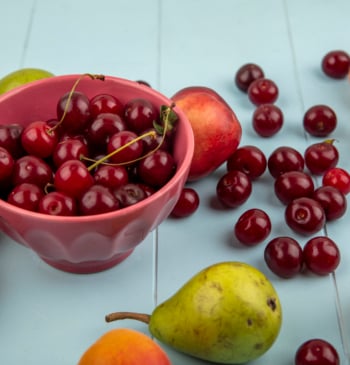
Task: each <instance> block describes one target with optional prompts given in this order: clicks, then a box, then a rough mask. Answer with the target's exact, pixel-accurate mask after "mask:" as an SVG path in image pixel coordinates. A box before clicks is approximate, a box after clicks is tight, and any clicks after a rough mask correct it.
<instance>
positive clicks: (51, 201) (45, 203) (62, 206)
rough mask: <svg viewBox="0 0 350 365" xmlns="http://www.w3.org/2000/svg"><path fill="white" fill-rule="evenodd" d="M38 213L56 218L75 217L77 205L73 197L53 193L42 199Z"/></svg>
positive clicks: (56, 192) (57, 192)
mask: <svg viewBox="0 0 350 365" xmlns="http://www.w3.org/2000/svg"><path fill="white" fill-rule="evenodd" d="M38 211H39V213H43V214H48V215H54V216H56V215H57V216H75V215H76V214H77V204H76V201H75V199H73V198H72V197H71V196H69V195H67V194H64V193H62V192H59V191H51V192H49V193H48V194H46V195H44V196H43V197H42V198H41V199H40V201H39V209H38Z"/></svg>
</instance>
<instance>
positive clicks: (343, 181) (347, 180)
mask: <svg viewBox="0 0 350 365" xmlns="http://www.w3.org/2000/svg"><path fill="white" fill-rule="evenodd" d="M322 185H326V186H333V187H335V188H337V189H338V190H340V191H341V192H342V193H343V194H345V195H346V194H349V193H350V174H349V172H348V171H346V170H344V169H342V168H340V167H333V168H330V169H329V170H328V171H326V172H325V174H324V175H323V177H322Z"/></svg>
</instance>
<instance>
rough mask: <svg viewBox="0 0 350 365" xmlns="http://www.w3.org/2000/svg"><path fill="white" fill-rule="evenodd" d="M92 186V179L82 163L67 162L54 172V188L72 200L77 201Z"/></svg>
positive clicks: (75, 161) (76, 161)
mask: <svg viewBox="0 0 350 365" xmlns="http://www.w3.org/2000/svg"><path fill="white" fill-rule="evenodd" d="M93 184H94V178H93V177H92V175H91V174H90V172H89V171H88V169H87V167H86V166H85V165H84V163H83V162H81V161H78V160H68V161H66V162H64V163H63V164H62V165H61V166H60V167H59V168H58V169H57V171H56V173H55V177H54V187H55V189H56V190H57V191H62V192H64V193H66V194H67V195H70V196H71V197H73V198H77V199H79V198H80V197H81V196H82V195H83V194H84V193H85V191H87V190H88V189H89V188H90V187H91V186H92V185H93Z"/></svg>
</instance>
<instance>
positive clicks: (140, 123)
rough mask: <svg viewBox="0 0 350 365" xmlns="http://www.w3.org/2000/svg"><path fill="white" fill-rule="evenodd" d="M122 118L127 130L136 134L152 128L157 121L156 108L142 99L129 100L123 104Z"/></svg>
mask: <svg viewBox="0 0 350 365" xmlns="http://www.w3.org/2000/svg"><path fill="white" fill-rule="evenodd" d="M124 116H125V121H126V123H127V125H128V126H129V128H130V129H131V130H132V131H134V132H136V133H141V132H143V131H144V130H146V129H149V128H152V127H153V123H154V122H157V121H158V119H159V113H158V110H157V109H156V107H155V106H154V105H153V104H152V103H151V102H150V101H149V100H147V99H143V98H136V99H132V100H129V101H128V102H127V103H126V104H125V111H124Z"/></svg>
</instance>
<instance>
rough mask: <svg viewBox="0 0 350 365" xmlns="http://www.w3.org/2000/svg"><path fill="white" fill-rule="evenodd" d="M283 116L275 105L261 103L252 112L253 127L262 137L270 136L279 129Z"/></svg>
mask: <svg viewBox="0 0 350 365" xmlns="http://www.w3.org/2000/svg"><path fill="white" fill-rule="evenodd" d="M283 118H284V117H283V112H282V110H281V109H280V108H279V107H278V106H277V105H274V104H261V105H259V106H258V107H257V108H256V109H255V111H254V113H253V117H252V122H253V128H254V130H255V132H256V133H257V134H258V135H260V136H262V137H272V136H273V135H275V134H276V133H277V132H279V131H280V130H281V128H282V126H283Z"/></svg>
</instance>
